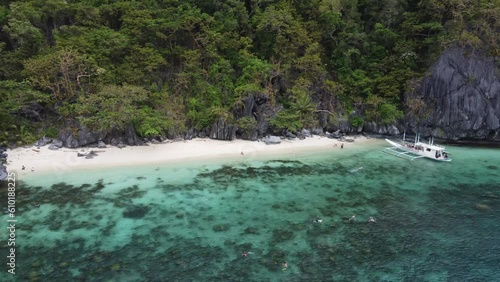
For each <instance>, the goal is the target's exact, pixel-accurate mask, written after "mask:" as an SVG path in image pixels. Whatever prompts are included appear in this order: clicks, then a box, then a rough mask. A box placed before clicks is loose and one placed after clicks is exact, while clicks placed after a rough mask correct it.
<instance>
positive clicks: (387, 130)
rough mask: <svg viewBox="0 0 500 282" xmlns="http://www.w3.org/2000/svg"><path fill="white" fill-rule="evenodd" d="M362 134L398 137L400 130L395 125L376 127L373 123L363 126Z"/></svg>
mask: <svg viewBox="0 0 500 282" xmlns="http://www.w3.org/2000/svg"><path fill="white" fill-rule="evenodd" d="M363 131H364V132H369V133H377V134H385V135H393V136H394V135H399V134H401V132H400V130H399V129H398V128H397V127H396V126H395V125H378V124H376V123H375V122H367V123H365V124H364V126H363Z"/></svg>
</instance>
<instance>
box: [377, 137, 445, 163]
mask: <svg viewBox="0 0 500 282" xmlns="http://www.w3.org/2000/svg"><path fill="white" fill-rule="evenodd" d="M404 139H405V137H404V135H403V144H400V143H397V142H394V141H391V140H388V139H385V141H387V142H388V143H389V144H391V145H392V147H389V148H385V149H384V150H383V151H384V152H385V153H387V154H390V155H393V156H396V157H401V158H404V159H408V160H411V161H413V160H415V159H419V158H428V159H432V160H435V161H442V162H450V161H451V159H450V158H449V157H448V155H449V154H448V153H447V152H446V151H445V148H444V147H443V146H439V145H436V144H434V140H433V139H432V138H431V140H429V143H423V142H420V135H417V138H415V142H413V143H412V142H406V141H405V140H404Z"/></svg>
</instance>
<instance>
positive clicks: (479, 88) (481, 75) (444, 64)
mask: <svg viewBox="0 0 500 282" xmlns="http://www.w3.org/2000/svg"><path fill="white" fill-rule="evenodd" d="M412 97H421V98H423V101H424V102H425V104H426V107H427V108H428V110H429V112H428V117H424V118H421V121H420V122H419V120H418V118H416V117H410V118H409V125H410V126H411V127H413V130H414V131H420V132H421V134H423V135H433V136H436V137H438V138H447V139H455V140H458V139H489V140H497V141H500V122H499V119H500V81H499V68H498V67H496V66H495V61H494V59H493V58H488V57H485V56H482V55H480V54H464V50H463V49H461V48H453V49H449V50H447V51H446V52H444V53H443V55H441V57H440V58H439V59H438V60H437V61H436V63H435V64H434V66H433V67H432V68H431V70H430V75H429V76H428V77H426V78H424V80H423V82H422V85H421V87H420V88H418V89H417V90H416V91H415V92H414V93H412V94H410V98H412Z"/></svg>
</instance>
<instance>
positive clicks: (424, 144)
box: [415, 142, 444, 151]
mask: <svg viewBox="0 0 500 282" xmlns="http://www.w3.org/2000/svg"><path fill="white" fill-rule="evenodd" d="M415 146H422V147H424V148H429V149H431V150H434V151H442V150H444V147H442V146H437V145H430V144H427V143H422V142H418V143H417V144H415Z"/></svg>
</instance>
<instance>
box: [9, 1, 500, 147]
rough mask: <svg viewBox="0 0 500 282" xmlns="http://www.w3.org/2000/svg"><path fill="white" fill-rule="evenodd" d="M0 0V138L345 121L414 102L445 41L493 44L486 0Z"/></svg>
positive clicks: (81, 139)
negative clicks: (407, 96)
mask: <svg viewBox="0 0 500 282" xmlns="http://www.w3.org/2000/svg"><path fill="white" fill-rule="evenodd" d="M2 3H4V4H3V6H1V7H0V25H1V29H0V48H1V53H0V65H1V67H0V78H1V81H0V103H1V108H0V121H1V122H0V131H1V132H0V142H4V143H5V144H16V143H17V144H22V143H26V142H33V141H34V140H35V139H37V138H39V137H41V136H43V135H47V136H50V137H56V136H59V138H61V139H63V142H64V143H65V145H68V143H72V144H73V145H75V146H76V145H85V143H88V142H94V141H97V140H99V139H102V140H109V139H112V138H117V137H120V136H126V137H127V138H128V140H132V141H130V142H128V143H134V142H136V141H135V140H137V138H136V136H135V134H137V135H139V136H140V137H145V138H153V137H157V136H169V137H176V136H185V134H186V133H188V135H189V137H191V136H196V135H199V136H211V137H213V138H218V139H231V138H234V135H235V134H237V135H240V136H242V137H244V138H249V139H255V138H257V137H258V136H260V135H262V134H265V133H266V132H283V131H286V130H288V131H296V130H299V129H301V128H304V127H307V128H313V127H322V128H325V129H328V130H334V129H337V128H340V129H342V130H344V131H353V130H356V129H357V128H361V127H362V126H363V125H364V124H368V123H369V122H372V123H371V124H372V125H373V122H374V123H375V124H376V125H377V126H379V125H386V124H391V123H394V122H395V121H399V120H402V118H403V116H404V112H408V110H407V108H410V109H411V110H412V111H413V112H412V113H414V114H417V115H418V110H415V109H416V108H415V101H413V100H411V101H413V104H411V105H407V102H408V99H405V98H404V97H405V93H410V92H413V89H414V88H416V87H418V86H419V83H420V82H419V78H422V77H423V76H425V72H426V71H427V70H428V69H429V67H430V66H431V65H432V64H433V63H434V62H435V61H436V59H437V58H438V57H439V55H440V54H441V53H442V52H443V51H444V50H445V49H446V48H448V47H456V46H461V47H462V48H464V50H467V52H469V53H475V52H477V51H478V50H480V51H481V52H482V54H484V56H491V57H493V58H495V57H498V55H499V38H498V34H499V33H498V31H499V23H498V18H500V4H499V1H498V0H494V1H486V0H478V1H467V0H445V1H438V0H423V1H402V0H380V1H368V0H308V1H301V0H295V1H291V0H288V1H285V0H275V1H273V0H246V1H238V0H218V1H195V0H187V1H179V0H166V1H106V0H87V1H85V0H83V1H78V0H74V1H64V0H46V1H35V0H31V1H30V0H27V1H3V2H2ZM405 102H406V103H405ZM417 104H418V103H417ZM417 106H418V105H417ZM417 108H418V107H417ZM68 138H69V139H71V138H73V139H71V140H75V138H76V140H77V141H75V142H73V141H71V140H68Z"/></svg>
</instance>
